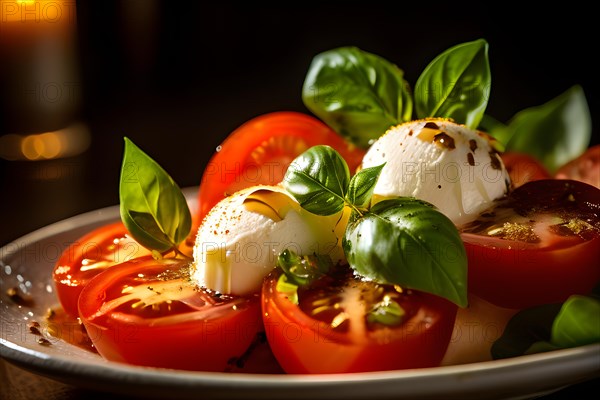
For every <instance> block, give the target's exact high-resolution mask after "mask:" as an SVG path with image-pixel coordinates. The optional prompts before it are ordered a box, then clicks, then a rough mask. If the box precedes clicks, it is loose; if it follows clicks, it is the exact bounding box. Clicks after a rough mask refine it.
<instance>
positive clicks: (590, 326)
mask: <svg viewBox="0 0 600 400" xmlns="http://www.w3.org/2000/svg"><path fill="white" fill-rule="evenodd" d="M598 292H600V290H598V288H597V289H596V291H595V293H592V295H590V296H581V295H573V296H570V297H569V298H568V299H567V300H566V301H565V302H564V303H562V304H561V303H555V304H544V305H540V306H537V307H531V308H526V309H523V310H521V311H519V312H518V313H517V314H515V316H514V317H513V318H512V319H511V320H510V321H509V322H508V324H507V326H506V329H505V330H504V333H503V334H502V336H501V337H500V338H499V339H498V340H496V341H495V342H494V344H493V345H492V348H491V352H492V356H493V358H495V359H500V358H508V357H518V356H521V355H524V354H533V353H542V352H546V351H552V350H558V349H568V348H571V347H577V346H585V345H587V344H592V343H598V342H600V323H599V322H600V320H599V318H600V297H598Z"/></svg>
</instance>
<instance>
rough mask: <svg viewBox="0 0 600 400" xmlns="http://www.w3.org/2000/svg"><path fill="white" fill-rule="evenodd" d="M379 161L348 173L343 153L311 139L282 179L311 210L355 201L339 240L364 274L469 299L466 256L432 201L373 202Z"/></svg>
mask: <svg viewBox="0 0 600 400" xmlns="http://www.w3.org/2000/svg"><path fill="white" fill-rule="evenodd" d="M382 168H383V165H380V166H376V167H372V168H368V169H364V170H361V171H359V172H358V173H357V174H356V175H354V177H353V178H352V179H350V173H349V171H348V167H347V166H346V162H345V161H344V159H343V158H342V157H341V156H340V155H339V154H338V153H337V152H336V151H335V150H333V149H332V148H330V147H328V146H315V147H312V148H310V149H308V150H307V151H306V152H304V153H303V154H301V155H300V156H298V158H296V159H295V160H294V161H293V162H292V163H291V164H290V166H289V168H288V170H287V172H286V174H285V177H284V180H283V186H284V187H285V189H286V190H287V191H288V192H290V193H291V194H292V195H293V196H294V197H295V198H296V200H298V202H299V203H300V205H301V206H302V207H303V208H304V209H306V210H307V211H309V212H312V213H315V214H319V215H331V214H335V213H338V212H340V211H341V210H342V209H343V208H344V207H349V208H351V209H352V215H351V217H350V223H349V224H348V226H347V229H346V232H345V235H344V238H343V240H342V243H343V247H344V252H345V254H346V258H347V261H348V264H349V265H350V267H351V268H352V269H354V271H355V272H356V273H358V274H359V275H361V276H363V277H364V278H367V279H370V280H374V281H376V282H378V283H383V284H394V285H401V286H405V287H408V288H412V289H417V290H422V291H425V292H428V293H432V294H436V295H438V296H440V297H444V298H446V299H448V300H450V301H452V302H454V303H456V304H457V305H459V306H461V307H465V306H466V305H467V257H466V253H465V249H464V246H463V243H462V240H461V238H460V235H459V232H458V229H457V228H456V226H455V225H454V224H453V223H452V221H451V220H450V219H448V217H446V216H445V215H444V214H442V213H441V212H439V211H438V210H437V209H436V208H435V207H434V206H433V205H431V204H429V203H427V202H424V201H422V200H417V199H414V198H408V197H403V198H396V199H390V200H384V201H382V202H380V203H377V204H375V205H371V195H372V192H373V188H374V187H375V184H376V183H377V178H378V177H379V174H380V172H381V169H382Z"/></svg>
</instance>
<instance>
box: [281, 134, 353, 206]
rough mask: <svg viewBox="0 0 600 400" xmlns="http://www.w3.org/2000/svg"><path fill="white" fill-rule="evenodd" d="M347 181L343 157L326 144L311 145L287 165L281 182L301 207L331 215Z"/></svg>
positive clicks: (339, 200) (340, 199)
mask: <svg viewBox="0 0 600 400" xmlns="http://www.w3.org/2000/svg"><path fill="white" fill-rule="evenodd" d="M349 182H350V170H349V169H348V165H347V164H346V161H344V159H343V158H342V156H340V155H339V153H338V152H337V151H335V150H334V149H333V148H331V147H329V146H324V145H320V146H314V147H311V148H310V149H308V150H306V151H305V152H304V153H302V154H300V155H299V156H298V157H296V159H294V161H292V163H291V164H290V166H289V167H288V169H287V171H286V173H285V176H284V178H283V186H284V187H285V189H286V190H287V191H288V192H289V193H290V194H292V195H293V196H294V198H295V199H296V200H297V201H298V202H299V203H300V205H301V206H302V208H304V209H305V210H307V211H309V212H311V213H313V214H317V215H332V214H335V213H337V212H339V211H341V210H342V209H343V208H344V198H345V197H346V192H347V190H348V184H349Z"/></svg>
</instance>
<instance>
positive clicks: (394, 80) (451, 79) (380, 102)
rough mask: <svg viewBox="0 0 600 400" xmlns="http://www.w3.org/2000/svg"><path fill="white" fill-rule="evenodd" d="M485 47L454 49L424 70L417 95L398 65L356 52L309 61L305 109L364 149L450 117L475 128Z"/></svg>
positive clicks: (486, 78)
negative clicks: (419, 123)
mask: <svg viewBox="0 0 600 400" xmlns="http://www.w3.org/2000/svg"><path fill="white" fill-rule="evenodd" d="M490 84H491V78H490V66H489V61H488V44H487V42H486V41H485V40H483V39H479V40H475V41H472V42H467V43H463V44H460V45H458V46H454V47H452V48H450V49H448V50H446V51H445V52H444V53H442V54H440V55H439V56H438V57H437V58H435V59H434V60H433V61H432V62H431V63H430V64H429V65H428V66H427V67H426V68H425V70H424V71H423V73H422V74H421V76H420V77H419V79H418V80H417V84H416V86H415V95H414V98H413V94H412V92H411V89H410V85H409V84H408V82H407V81H406V80H405V79H404V72H403V71H402V70H401V69H400V68H398V67H397V66H396V65H394V64H392V63H391V62H389V61H387V60H385V59H384V58H382V57H379V56H377V55H375V54H372V53H369V52H366V51H363V50H361V49H359V48H357V47H340V48H337V49H333V50H329V51H326V52H324V53H321V54H318V55H317V56H315V58H314V59H313V61H312V63H311V65H310V67H309V70H308V73H307V75H306V78H305V81H304V85H303V87H302V100H303V101H304V104H305V105H306V107H307V108H308V109H309V110H310V111H312V112H313V114H315V115H316V116H318V117H319V118H320V119H322V120H323V121H324V122H325V123H327V124H328V125H329V126H330V127H331V128H332V129H333V130H335V131H336V132H338V133H339V134H340V135H342V136H344V137H346V138H348V139H349V140H350V141H351V142H353V143H354V144H356V145H358V146H360V147H368V146H369V145H370V144H371V143H372V142H373V141H374V140H376V139H377V138H379V136H381V135H382V134H383V133H385V131H386V130H387V129H389V128H390V127H392V126H394V125H397V124H399V123H403V122H407V121H410V120H411V119H413V116H414V115H413V108H416V116H417V117H418V118H425V117H440V118H452V119H454V120H455V121H456V122H458V123H464V124H466V125H467V126H469V127H471V128H476V127H477V125H478V124H479V121H480V120H481V118H482V116H483V113H484V111H485V108H486V107H487V102H488V97H489V90H490Z"/></svg>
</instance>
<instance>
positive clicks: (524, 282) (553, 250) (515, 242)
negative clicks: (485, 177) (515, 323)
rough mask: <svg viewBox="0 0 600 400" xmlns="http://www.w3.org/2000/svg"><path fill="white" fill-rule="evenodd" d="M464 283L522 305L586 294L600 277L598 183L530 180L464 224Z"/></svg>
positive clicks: (504, 303) (500, 301) (494, 299)
mask: <svg viewBox="0 0 600 400" xmlns="http://www.w3.org/2000/svg"><path fill="white" fill-rule="evenodd" d="M461 236H462V239H463V241H464V244H465V249H466V251H467V257H468V261H469V290H470V291H471V292H472V293H473V294H475V295H477V296H479V297H481V298H482V299H484V300H487V301H489V302H491V303H493V304H495V305H497V306H500V307H506V308H514V309H520V308H525V307H531V306H535V305H539V304H546V303H554V302H561V301H564V300H566V298H567V297H569V296H570V295H572V294H587V293H589V292H590V291H591V290H592V289H593V288H594V286H595V285H596V284H597V283H598V282H599V281H600V267H599V264H598V260H600V190H599V189H597V188H595V187H593V186H591V185H588V184H585V183H582V182H578V181H574V180H558V179H546V180H539V181H533V182H528V183H526V184H524V185H523V186H521V187H519V188H517V189H516V190H514V191H513V192H512V193H511V194H510V195H509V196H508V198H507V199H505V200H502V201H499V202H498V203H497V204H496V205H495V206H494V207H492V208H491V209H489V210H488V211H486V212H484V213H483V214H482V215H481V216H480V217H479V218H478V219H477V220H476V221H474V222H472V223H470V224H469V225H467V226H465V227H463V228H462V233H461Z"/></svg>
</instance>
